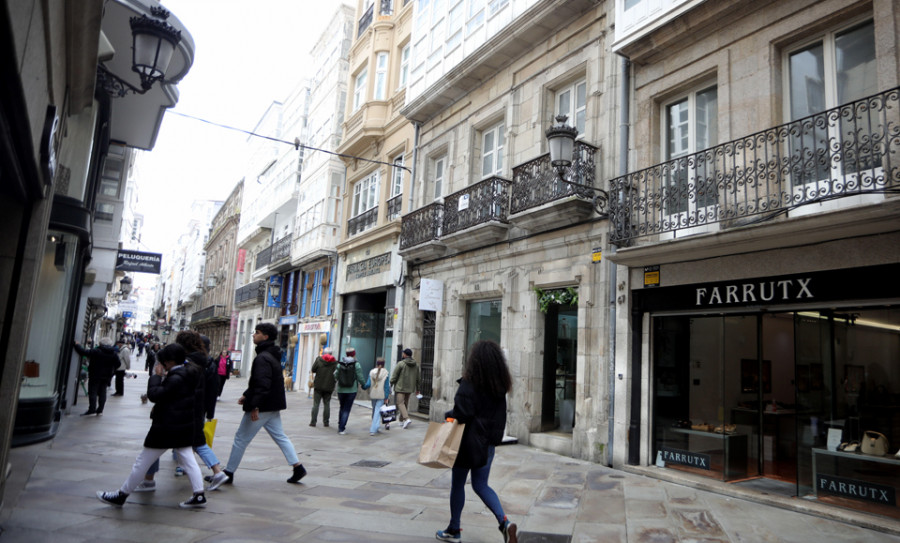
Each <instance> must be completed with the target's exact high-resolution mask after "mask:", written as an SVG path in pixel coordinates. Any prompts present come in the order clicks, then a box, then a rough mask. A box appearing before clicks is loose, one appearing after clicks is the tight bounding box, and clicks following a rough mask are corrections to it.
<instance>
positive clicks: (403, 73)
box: [399, 43, 410, 89]
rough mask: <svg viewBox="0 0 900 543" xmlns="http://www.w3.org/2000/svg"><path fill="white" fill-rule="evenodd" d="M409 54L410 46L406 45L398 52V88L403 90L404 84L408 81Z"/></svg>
mask: <svg viewBox="0 0 900 543" xmlns="http://www.w3.org/2000/svg"><path fill="white" fill-rule="evenodd" d="M409 53H410V45H409V44H408V43H407V44H406V45H404V46H403V49H401V50H400V86H399V88H401V89H402V88H405V87H406V83H407V81H408V80H409Z"/></svg>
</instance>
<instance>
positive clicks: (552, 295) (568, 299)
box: [534, 287, 578, 313]
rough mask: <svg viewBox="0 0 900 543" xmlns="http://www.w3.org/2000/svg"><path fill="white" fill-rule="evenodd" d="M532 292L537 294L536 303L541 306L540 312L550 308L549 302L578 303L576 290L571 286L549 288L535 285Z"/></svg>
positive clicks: (561, 303)
mask: <svg viewBox="0 0 900 543" xmlns="http://www.w3.org/2000/svg"><path fill="white" fill-rule="evenodd" d="M534 292H535V294H537V296H538V305H539V306H540V308H541V313H546V312H547V311H548V310H549V309H550V305H551V304H557V305H578V291H577V290H575V289H574V288H572V287H566V288H554V289H549V290H544V289H540V288H537V287H535V288H534Z"/></svg>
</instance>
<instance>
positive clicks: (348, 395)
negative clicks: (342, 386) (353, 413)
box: [338, 392, 356, 432]
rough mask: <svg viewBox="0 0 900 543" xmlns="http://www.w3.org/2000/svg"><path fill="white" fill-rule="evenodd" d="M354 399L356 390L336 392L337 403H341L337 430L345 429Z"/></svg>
mask: <svg viewBox="0 0 900 543" xmlns="http://www.w3.org/2000/svg"><path fill="white" fill-rule="evenodd" d="M354 400H356V392H338V403H340V404H341V412H340V415H339V416H338V432H343V431H344V430H346V429H347V420H348V419H349V418H350V409H352V408H353V401H354Z"/></svg>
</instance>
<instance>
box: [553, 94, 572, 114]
mask: <svg viewBox="0 0 900 543" xmlns="http://www.w3.org/2000/svg"><path fill="white" fill-rule="evenodd" d="M557 101H558V105H557V108H556V113H557V114H558V115H568V116H571V115H572V91H569V90H567V91H563V92H561V93H559V98H558V100H557Z"/></svg>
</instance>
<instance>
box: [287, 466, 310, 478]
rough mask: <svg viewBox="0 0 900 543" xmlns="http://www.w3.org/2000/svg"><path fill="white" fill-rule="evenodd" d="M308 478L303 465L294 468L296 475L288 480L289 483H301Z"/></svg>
mask: <svg viewBox="0 0 900 543" xmlns="http://www.w3.org/2000/svg"><path fill="white" fill-rule="evenodd" d="M304 477H306V468H304V467H303V464H300V465H299V466H294V474H293V475H291V478H290V479H288V480H287V482H289V483H299V482H300V479H302V478H304Z"/></svg>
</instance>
